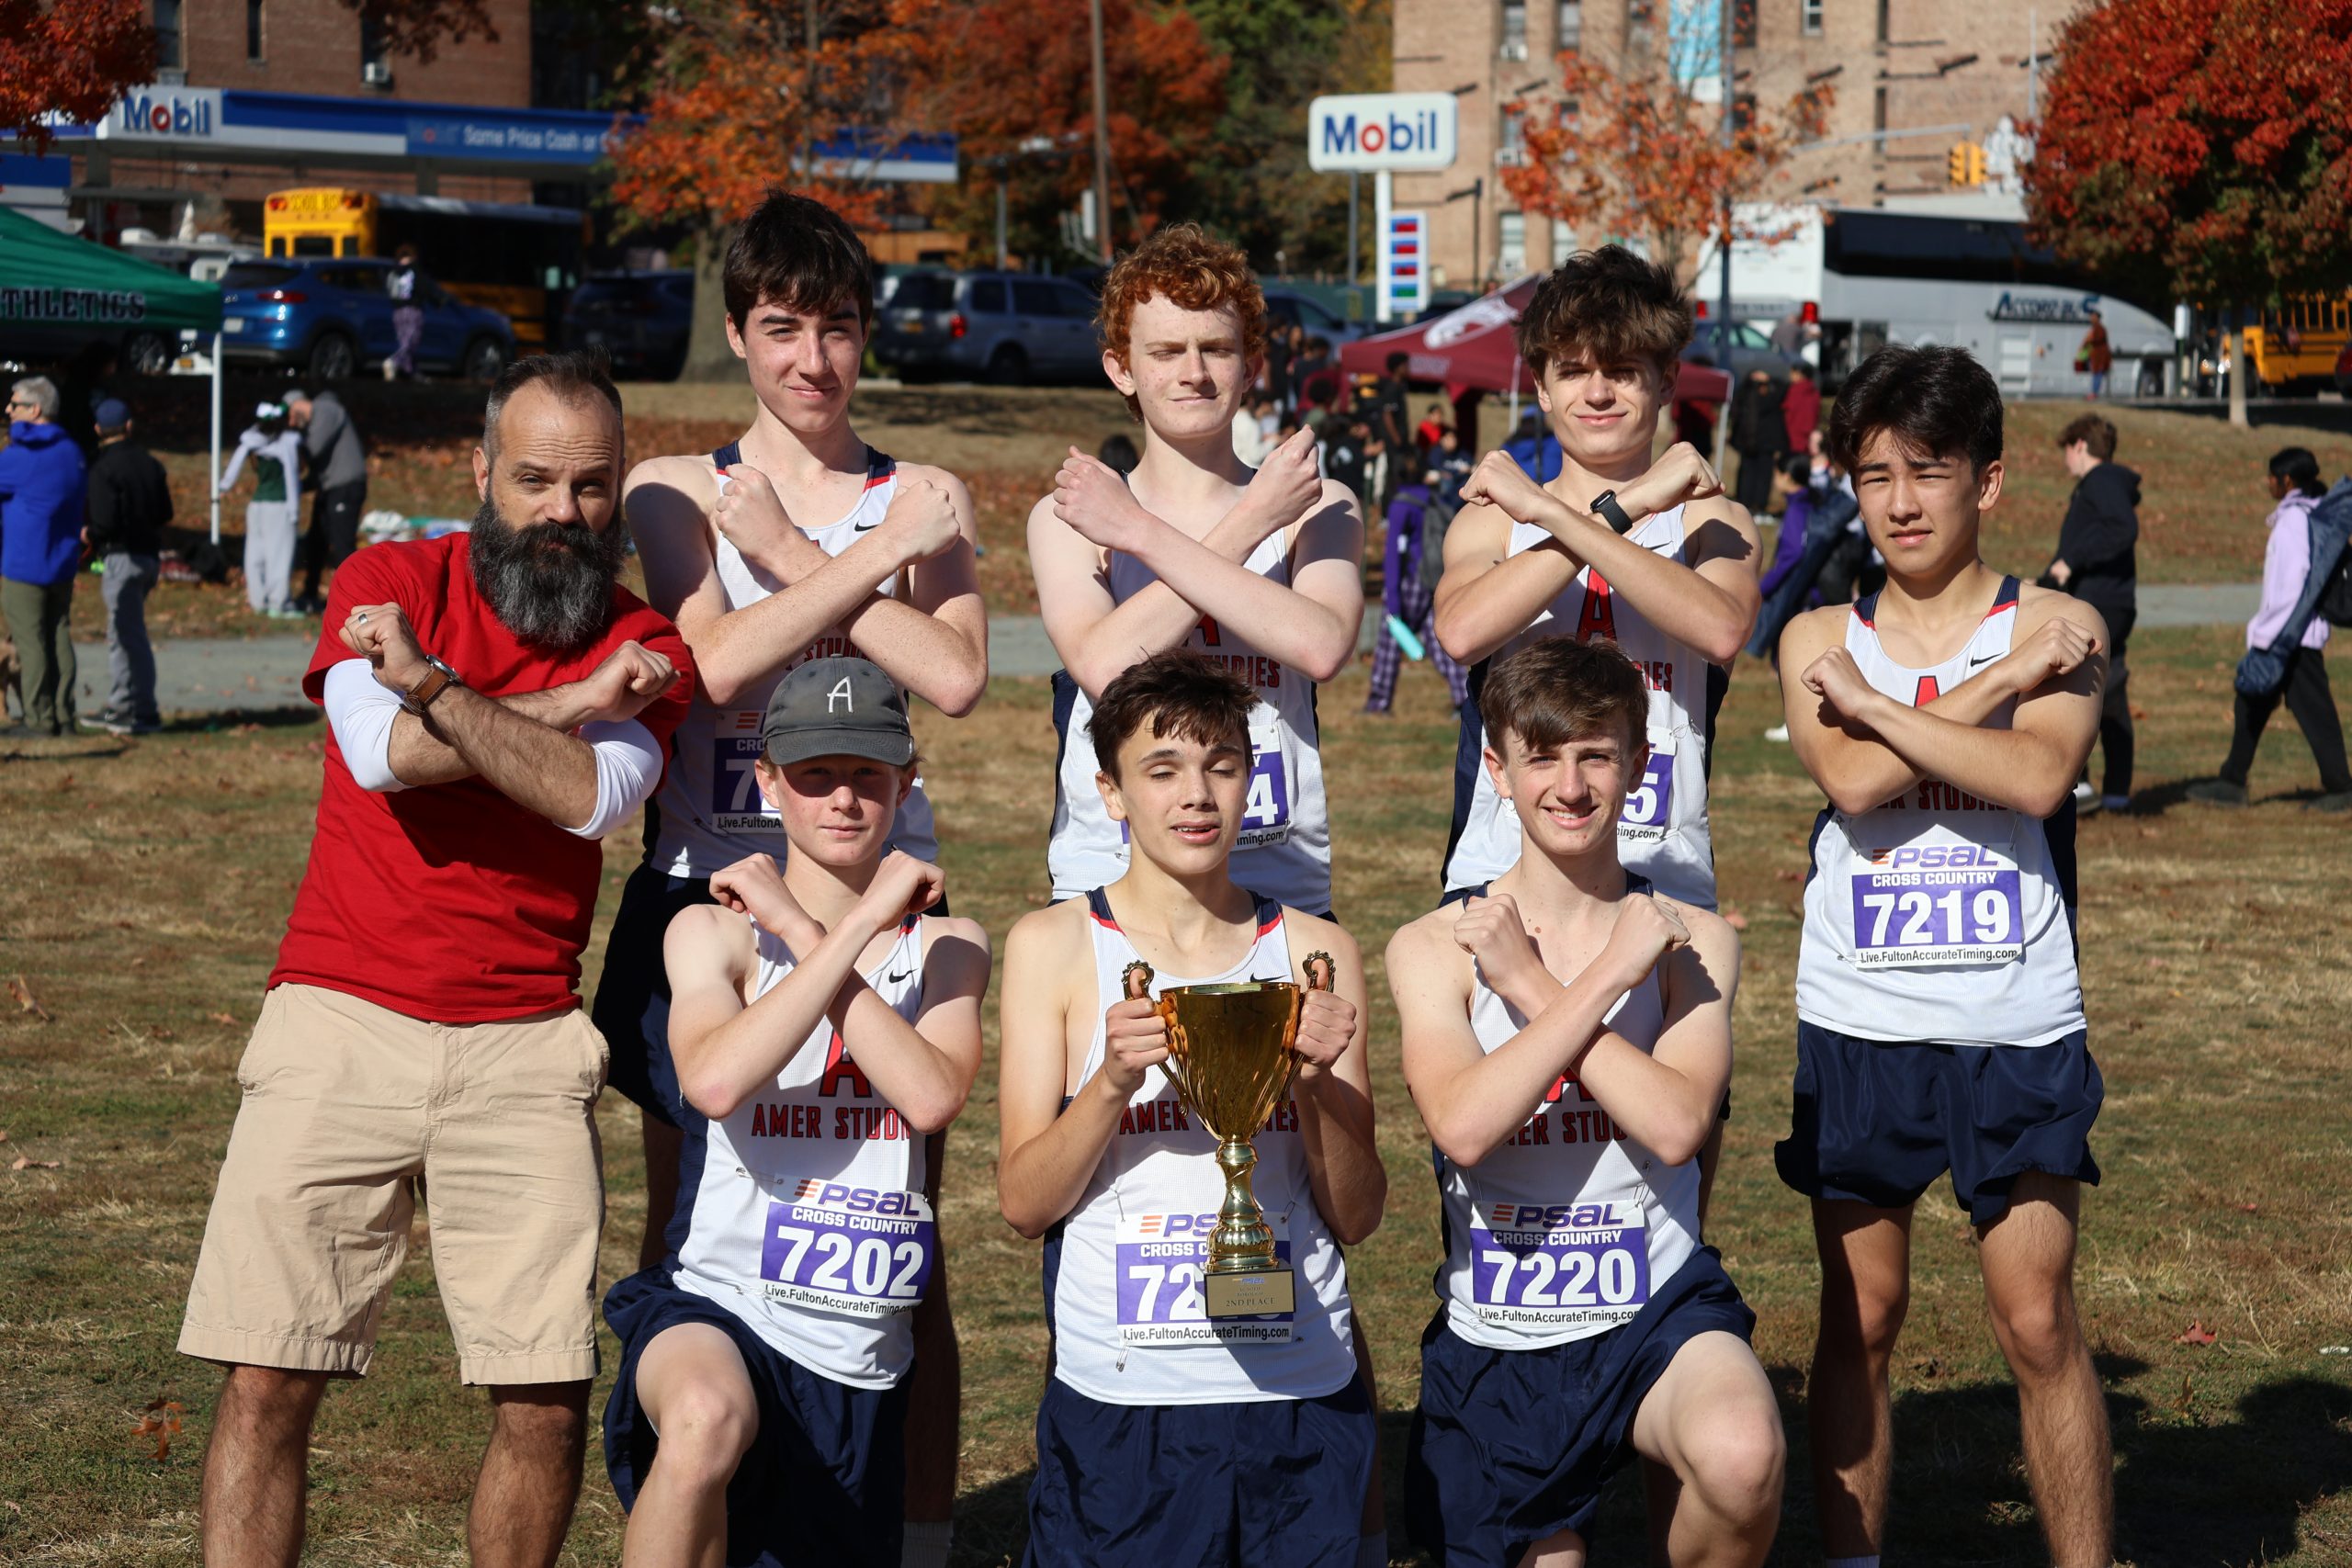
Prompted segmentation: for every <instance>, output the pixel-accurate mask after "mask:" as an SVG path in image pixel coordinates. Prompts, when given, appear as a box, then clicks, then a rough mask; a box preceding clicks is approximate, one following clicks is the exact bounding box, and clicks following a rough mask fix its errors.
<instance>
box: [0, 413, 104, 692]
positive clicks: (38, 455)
mask: <svg viewBox="0 0 2352 1568" xmlns="http://www.w3.org/2000/svg"><path fill="white" fill-rule="evenodd" d="M57 405H58V396H57V387H56V385H55V383H53V382H51V380H50V379H49V378H47V377H45V376H31V377H28V378H25V379H24V380H21V381H18V382H17V384H16V385H15V386H14V387H12V388H11V389H9V392H8V445H7V446H6V448H0V615H6V616H7V618H8V626H9V630H10V631H11V633H12V634H13V635H14V636H15V637H16V639H17V658H18V659H19V660H22V661H23V667H22V677H23V684H24V694H25V729H26V732H28V733H30V734H33V735H70V734H72V733H73V732H74V728H75V717H74V676H75V674H76V671H75V669H74V633H73V628H72V625H71V621H72V616H73V609H74V570H75V568H77V567H78V566H79V565H80V564H81V557H82V523H83V517H84V511H85V502H86V499H87V494H88V490H89V475H88V470H87V468H86V467H85V464H84V461H83V457H82V449H81V448H80V447H79V446H75V445H74V442H73V439H72V437H71V436H69V435H68V434H66V431H65V427H64V426H63V425H61V424H59V423H57Z"/></svg>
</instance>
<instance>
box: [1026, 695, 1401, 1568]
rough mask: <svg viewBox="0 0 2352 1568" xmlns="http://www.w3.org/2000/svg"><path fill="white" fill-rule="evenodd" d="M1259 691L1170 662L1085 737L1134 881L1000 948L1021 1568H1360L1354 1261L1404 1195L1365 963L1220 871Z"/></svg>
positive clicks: (1362, 1459) (1363, 1441) (1373, 1437)
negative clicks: (1020, 1304)
mask: <svg viewBox="0 0 2352 1568" xmlns="http://www.w3.org/2000/svg"><path fill="white" fill-rule="evenodd" d="M1255 700H1256V694H1255V693H1254V692H1253V691H1252V690H1251V689H1250V687H1249V686H1248V685H1247V684H1245V683H1244V682H1242V681H1240V680H1239V679H1238V678H1237V677H1235V676H1234V675H1232V674H1230V673H1228V672H1227V671H1226V670H1225V669H1223V668H1221V667H1219V666H1217V665H1214V664H1211V663H1210V662H1209V661H1208V660H1205V659H1204V658H1203V657H1202V656H1200V655H1199V654H1197V653H1193V652H1190V651H1186V650H1181V649H1179V650H1171V651H1169V652H1165V653H1160V654H1157V655H1154V656H1153V657H1150V658H1148V659H1146V660H1142V661H1141V662H1139V663H1137V664H1136V665H1134V666H1133V667H1131V668H1129V669H1128V670H1127V671H1125V673H1123V674H1121V675H1119V676H1118V677H1117V678H1116V679H1114V680H1113V681H1112V682H1109V684H1108V685H1106V686H1105V687H1104V688H1103V692H1102V694H1101V696H1100V698H1099V699H1098V700H1097V702H1096V703H1095V704H1094V711H1093V714H1092V718H1091V725H1090V726H1089V730H1088V734H1089V736H1090V738H1091V741H1092V744H1093V748H1094V753H1095V756H1096V758H1097V761H1098V763H1099V770H1100V771H1099V772H1098V773H1097V774H1096V777H1095V781H1094V783H1095V787H1096V789H1097V790H1098V791H1099V793H1100V796H1101V799H1102V802H1103V809H1104V811H1105V812H1106V813H1107V814H1108V816H1109V818H1110V819H1111V820H1113V821H1114V822H1117V823H1120V824H1122V825H1123V826H1124V828H1125V831H1126V834H1127V840H1128V843H1129V846H1130V853H1129V855H1128V857H1127V861H1126V868H1125V873H1124V874H1122V875H1120V876H1119V877H1118V878H1117V879H1116V880H1114V881H1113V882H1111V883H1110V884H1109V885H1108V886H1103V887H1098V888H1096V889H1094V890H1092V891H1091V892H1089V893H1087V894H1085V895H1084V896H1083V897H1076V898H1071V899H1068V900H1066V901H1064V902H1062V903H1059V904H1056V905H1054V906H1052V907H1051V908H1046V909H1042V910H1039V911H1038V912H1037V913H1035V914H1033V915H1030V916H1028V917H1027V918H1026V919H1023V920H1022V921H1021V922H1020V923H1019V924H1017V925H1015V926H1014V927H1013V929H1012V935H1011V937H1010V938H1009V939H1008V941H1007V944H1006V949H1005V976H1004V1011H1003V1027H1002V1040H1003V1053H1004V1056H1003V1064H1002V1068H1001V1090H1000V1093H1001V1116H1002V1134H1001V1136H1002V1142H1001V1153H1000V1156H999V1164H998V1176H997V1190H998V1201H999V1202H1000V1204H1001V1207H1002V1209H1003V1212H1004V1216H1005V1218H1006V1219H1007V1220H1009V1221H1010V1222H1012V1225H1013V1227H1014V1228H1015V1229H1016V1230H1018V1231H1020V1232H1021V1233H1022V1234H1023V1235H1028V1236H1045V1237H1046V1238H1047V1240H1046V1256H1045V1288H1046V1315H1047V1318H1048V1320H1049V1322H1050V1324H1051V1325H1052V1329H1053V1337H1054V1358H1053V1375H1052V1378H1051V1380H1050V1381H1049V1382H1048V1384H1047V1387H1046V1395H1045V1400H1044V1403H1043V1404H1042V1405H1041V1406H1040V1408H1039V1410H1038V1413H1037V1479H1036V1482H1035V1485H1034V1487H1033V1488H1032V1490H1031V1493H1030V1501H1029V1523H1030V1543H1029V1554H1028V1562H1030V1563H1032V1564H1037V1565H1044V1564H1053V1565H1061V1564H1069V1565H1073V1568H1075V1565H1079V1564H1094V1563H1100V1562H1166V1563H1171V1564H1172V1563H1179V1562H1182V1563H1194V1562H1230V1561H1236V1560H1239V1561H1249V1562H1258V1561H1272V1560H1275V1559H1276V1558H1279V1560H1281V1561H1283V1562H1286V1563H1293V1564H1296V1565H1298V1568H1310V1565H1312V1568H1352V1565H1353V1564H1354V1563H1355V1562H1356V1561H1357V1555H1358V1549H1359V1528H1360V1514H1359V1508H1358V1500H1359V1499H1361V1498H1362V1497H1363V1494H1364V1487H1365V1484H1366V1483H1367V1481H1368V1480H1369V1478H1370V1474H1371V1472H1372V1468H1373V1465H1374V1458H1375V1453H1376V1450H1377V1446H1378V1434H1377V1431H1376V1427H1375V1423H1374V1415H1373V1411H1372V1407H1371V1403H1370V1401H1369V1399H1368V1397H1367V1395H1366V1393H1365V1390H1364V1386H1363V1382H1362V1380H1361V1379H1360V1378H1359V1376H1358V1374H1357V1371H1356V1363H1355V1357H1354V1354H1353V1351H1352V1348H1351V1325H1350V1316H1349V1302H1348V1288H1347V1269H1346V1264H1345V1262H1344V1260H1343V1259H1342V1258H1341V1256H1340V1247H1342V1246H1344V1245H1346V1244H1349V1243H1352V1242H1357V1241H1361V1240H1362V1239H1363V1237H1365V1236H1366V1235H1370V1234H1371V1233H1372V1231H1373V1229H1374V1227H1375V1226H1376V1225H1377V1224H1379V1221H1380V1214H1381V1209H1382V1204H1383V1202H1384V1201H1385V1196H1386V1190H1387V1182H1386V1179H1385V1176H1384V1175H1383V1174H1382V1171H1381V1167H1380V1159H1379V1156H1378V1154H1377V1152H1376V1151H1375V1150H1374V1145H1373V1111H1372V1095H1371V1085H1370V1077H1369V1075H1368V1073H1367V1071H1366V1067H1365V1063H1364V1052H1363V961H1362V959H1361V957H1360V956H1359V954H1358V953H1357V951H1356V946H1355V943H1354V942H1351V940H1350V939H1349V937H1348V935H1347V933H1346V932H1345V931H1341V930H1340V928H1339V927H1338V926H1337V925H1335V924H1333V923H1332V922H1331V921H1329V920H1328V919H1318V918H1317V917H1315V916H1311V915H1306V914H1303V913H1301V912H1300V911H1298V910H1296V909H1295V908H1286V907H1284V906H1283V905H1281V904H1279V903H1276V902H1274V901H1273V900H1272V899H1269V898H1262V897H1259V896H1257V895H1256V894H1253V893H1251V892H1249V891H1248V890H1246V889H1244V888H1241V887H1238V886H1235V884H1234V882H1233V880H1232V877H1231V876H1230V874H1228V863H1229V860H1230V857H1231V855H1232V852H1233V844H1234V839H1235V836H1236V834H1237V832H1238V830H1239V829H1240V827H1241V824H1242V821H1243V818H1244V816H1245V813H1246V809H1247V801H1248V796H1249V789H1250V710H1251V708H1252V706H1253V705H1254V703H1255ZM1080 953H1086V954H1091V958H1092V962H1091V964H1090V963H1083V962H1073V961H1072V960H1073V958H1074V956H1075V955H1077V954H1080ZM1253 1020H1254V1021H1253ZM1294 1075H1295V1076H1294ZM1261 1089H1262V1090H1263V1092H1262V1093H1261V1092H1259V1091H1261ZM1237 1102H1238V1103H1239V1104H1240V1105H1242V1106H1243V1107H1244V1109H1242V1110H1241V1111H1239V1112H1238V1115H1237V1113H1236V1111H1235V1109H1234V1107H1235V1105H1236V1103H1237ZM1244 1119H1246V1122H1245V1124H1240V1125H1236V1124H1233V1123H1234V1122H1237V1121H1242V1120H1244ZM1245 1139H1246V1140H1249V1141H1248V1142H1246V1143H1245V1142H1243V1140H1245ZM1220 1145H1222V1146H1220ZM1253 1149H1254V1160H1253V1159H1252V1157H1251V1156H1252V1151H1253ZM1253 1165H1254V1169H1252V1168H1251V1167H1252V1166H1253ZM1253 1191H1254V1197H1253ZM1261 1226H1262V1227H1263V1229H1261V1228H1260V1227H1261ZM1267 1232H1271V1235H1267V1234H1266V1233H1267ZM1268 1252H1271V1254H1272V1259H1271V1262H1272V1267H1268V1266H1267V1265H1268V1258H1267V1257H1266V1254H1267V1253H1268Z"/></svg>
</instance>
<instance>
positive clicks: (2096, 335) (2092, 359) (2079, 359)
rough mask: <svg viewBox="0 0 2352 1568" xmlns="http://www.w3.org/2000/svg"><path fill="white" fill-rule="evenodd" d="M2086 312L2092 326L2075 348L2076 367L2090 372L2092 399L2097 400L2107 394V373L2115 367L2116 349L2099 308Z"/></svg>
mask: <svg viewBox="0 0 2352 1568" xmlns="http://www.w3.org/2000/svg"><path fill="white" fill-rule="evenodd" d="M2084 313H2085V314H2086V315H2087V316H2089V317H2090V319H2091V328H2090V331H2088V332H2086V333H2084V334H2083V343H2082V346H2081V347H2080V348H2077V349H2076V350H2075V369H2077V370H2087V371H2089V372H2090V378H2091V400H2092V401H2094V402H2096V401H2098V400H2099V399H2100V398H2103V397H2105V396H2106V395H2107V373H2108V372H2109V370H2112V369H2114V368H2115V351H2114V350H2113V349H2112V348H2110V347H2109V346H2108V341H2107V322H2106V321H2105V320H2104V319H2103V318H2102V317H2101V316H2100V315H2099V313H2098V311H2097V310H2088V311H2086V312H2084Z"/></svg>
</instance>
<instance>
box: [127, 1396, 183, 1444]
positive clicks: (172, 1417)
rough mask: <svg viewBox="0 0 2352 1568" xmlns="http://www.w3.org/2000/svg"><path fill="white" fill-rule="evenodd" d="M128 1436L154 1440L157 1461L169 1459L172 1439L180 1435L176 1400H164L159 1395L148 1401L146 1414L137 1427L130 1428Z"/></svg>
mask: <svg viewBox="0 0 2352 1568" xmlns="http://www.w3.org/2000/svg"><path fill="white" fill-rule="evenodd" d="M130 1435H131V1436H132V1437H134V1438H154V1439H155V1457H156V1458H157V1459H159V1460H162V1459H169V1458H170V1457H171V1454H172V1439H173V1438H176V1437H178V1436H179V1435H180V1402H179V1401H178V1400H176V1399H165V1398H164V1397H162V1396H161V1395H158V1396H156V1397H155V1398H153V1399H151V1400H149V1401H148V1402H147V1414H146V1415H145V1416H141V1417H140V1421H139V1425H138V1426H136V1427H132V1428H131V1430H130Z"/></svg>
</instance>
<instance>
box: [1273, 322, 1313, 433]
mask: <svg viewBox="0 0 2352 1568" xmlns="http://www.w3.org/2000/svg"><path fill="white" fill-rule="evenodd" d="M1305 346H1306V329H1305V328H1304V327H1301V326H1300V325H1299V324H1298V323H1297V322H1295V321H1294V322H1292V323H1291V324H1290V325H1289V326H1287V327H1283V328H1279V329H1277V330H1276V331H1274V332H1272V333H1268V334H1267V337H1266V390H1267V392H1268V393H1269V394H1270V395H1271V396H1272V398H1273V400H1274V406H1275V407H1276V408H1277V409H1280V410H1281V411H1282V412H1284V413H1288V412H1291V411H1292V409H1293V408H1294V407H1295V406H1296V401H1297V398H1298V388H1297V383H1296V379H1295V377H1294V376H1293V374H1292V371H1293V369H1294V367H1295V365H1296V363H1297V360H1298V356H1299V351H1300V350H1301V349H1302V348H1304V347H1305Z"/></svg>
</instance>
